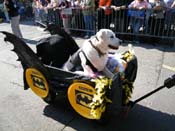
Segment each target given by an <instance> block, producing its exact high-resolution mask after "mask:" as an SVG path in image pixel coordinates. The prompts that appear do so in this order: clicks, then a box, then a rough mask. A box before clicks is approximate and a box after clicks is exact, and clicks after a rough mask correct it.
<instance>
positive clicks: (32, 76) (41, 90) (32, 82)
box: [25, 68, 49, 98]
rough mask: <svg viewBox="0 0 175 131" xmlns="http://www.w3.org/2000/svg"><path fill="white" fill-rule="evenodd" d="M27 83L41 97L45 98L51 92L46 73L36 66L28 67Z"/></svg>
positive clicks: (26, 73)
mask: <svg viewBox="0 0 175 131" xmlns="http://www.w3.org/2000/svg"><path fill="white" fill-rule="evenodd" d="M25 78H26V81H27V84H28V85H29V87H30V88H31V90H32V91H33V92H34V93H35V94H36V95H37V96H39V97H41V98H45V97H47V95H48V93H49V86H48V83H47V80H46V78H45V77H44V75H43V74H42V73H41V72H40V71H38V70H37V69H35V68H28V69H26V72H25Z"/></svg>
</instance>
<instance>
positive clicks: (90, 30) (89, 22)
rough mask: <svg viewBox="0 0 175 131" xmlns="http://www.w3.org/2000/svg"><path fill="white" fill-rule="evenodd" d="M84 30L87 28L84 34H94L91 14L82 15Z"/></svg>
mask: <svg viewBox="0 0 175 131" xmlns="http://www.w3.org/2000/svg"><path fill="white" fill-rule="evenodd" d="M83 18H84V22H85V30H87V32H86V35H88V36H92V35H94V16H93V15H84V16H83Z"/></svg>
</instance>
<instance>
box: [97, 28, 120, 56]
mask: <svg viewBox="0 0 175 131" xmlns="http://www.w3.org/2000/svg"><path fill="white" fill-rule="evenodd" d="M96 38H97V41H98V42H95V43H94V45H95V46H96V47H98V48H99V49H100V50H101V51H102V52H103V53H107V52H108V50H109V49H118V48H119V45H120V44H121V42H122V40H120V39H119V38H117V37H116V35H115V33H114V32H113V31H112V30H109V29H101V30H99V31H98V32H97V33H96Z"/></svg>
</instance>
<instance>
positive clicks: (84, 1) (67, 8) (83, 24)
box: [1, 0, 175, 38]
mask: <svg viewBox="0 0 175 131" xmlns="http://www.w3.org/2000/svg"><path fill="white" fill-rule="evenodd" d="M1 1H2V0H1ZM4 1H5V0H4ZM12 1H16V3H17V6H18V13H19V14H20V15H21V16H22V15H23V14H24V15H23V16H25V17H26V16H29V17H34V19H35V21H40V22H49V21H51V22H53V21H54V23H56V21H58V23H61V24H62V25H61V26H63V27H64V29H65V31H66V32H67V33H69V34H70V33H71V31H70V29H71V28H77V29H84V30H86V33H85V36H84V37H85V38H89V37H90V36H91V35H93V34H94V33H95V31H94V29H96V28H95V27H97V30H99V29H101V28H108V29H109V28H110V24H111V23H112V22H113V23H114V25H115V26H118V25H117V23H115V22H116V21H117V20H116V19H118V17H117V18H114V17H116V15H114V14H115V13H116V12H124V14H125V16H120V18H121V21H122V19H126V17H127V18H129V22H128V23H124V24H125V25H127V30H132V31H133V32H134V33H138V32H139V31H143V30H144V29H148V28H149V29H150V30H151V32H154V34H155V33H156V32H162V30H166V29H167V30H169V29H170V30H175V0H122V1H121V0H33V1H30V0H12ZM1 3H2V2H1ZM3 12H4V14H5V15H4V16H5V19H6V21H10V19H9V17H8V13H7V10H6V6H4V10H3ZM114 12H115V13H114ZM124 21H125V20H124ZM150 21H151V25H150ZM120 26H121V25H120ZM150 26H153V27H154V28H152V27H150Z"/></svg>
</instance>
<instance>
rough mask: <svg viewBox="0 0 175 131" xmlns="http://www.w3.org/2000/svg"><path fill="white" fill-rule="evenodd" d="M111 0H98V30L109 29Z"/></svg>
mask: <svg viewBox="0 0 175 131" xmlns="http://www.w3.org/2000/svg"><path fill="white" fill-rule="evenodd" d="M111 3H112V0H100V1H99V8H98V30H100V29H102V28H106V29H109V28H110V23H111V13H112V8H111Z"/></svg>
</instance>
